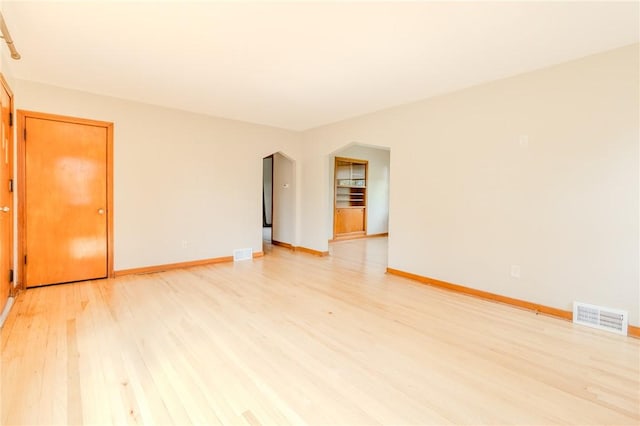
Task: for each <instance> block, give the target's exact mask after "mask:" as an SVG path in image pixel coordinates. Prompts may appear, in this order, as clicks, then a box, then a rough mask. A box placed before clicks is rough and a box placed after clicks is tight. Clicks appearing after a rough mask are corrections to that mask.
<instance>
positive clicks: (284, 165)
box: [271, 153, 296, 245]
mask: <svg viewBox="0 0 640 426" xmlns="http://www.w3.org/2000/svg"><path fill="white" fill-rule="evenodd" d="M295 177H296V176H295V163H294V162H293V161H291V160H290V159H289V158H287V157H285V156H284V155H282V154H280V153H275V154H274V155H273V228H272V232H273V234H272V237H271V239H272V240H274V241H279V242H281V243H289V244H292V245H295V229H296V228H295V224H296V179H295Z"/></svg>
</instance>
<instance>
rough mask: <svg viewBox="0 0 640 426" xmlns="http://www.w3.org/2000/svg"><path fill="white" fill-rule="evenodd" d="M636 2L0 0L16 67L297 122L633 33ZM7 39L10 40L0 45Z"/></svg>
mask: <svg viewBox="0 0 640 426" xmlns="http://www.w3.org/2000/svg"><path fill="white" fill-rule="evenodd" d="M639 4H640V3H638V2H637V1H634V2H626V3H612V2H563V3H558V2H518V3H515V2H469V3H467V2H406V3H405V2H372V3H368V2H367V3H365V2H298V3H295V2H283V3H271V2H264V1H263V2H252V3H246V2H242V3H238V2H235V3H234V2H202V1H200V2H193V3H185V2H167V1H163V2H159V1H155V2H154V1H143V2H122V1H83V2H51V1H47V2H42V1H40V2H28V1H7V0H4V1H2V11H3V14H4V17H5V20H6V22H7V25H8V26H9V29H10V31H11V34H12V36H13V39H14V42H15V45H16V46H17V48H18V50H19V51H20V53H21V54H22V59H21V60H20V61H11V63H10V64H7V65H6V66H7V67H9V71H10V72H11V74H13V77H15V78H19V79H25V80H33V81H38V82H43V83H48V84H52V85H56V86H62V87H67V88H72V89H78V90H83V91H87V92H92V93H98V94H103V95H108V96H114V97H119V98H125V99H131V100H137V101H142V102H146V103H151V104H156V105H164V106H170V107H173V108H179V109H183V110H188V111H193V112H198V113H204V114H209V115H214V116H220V117H226V118H232V119H237V120H244V121H250V122H254V123H261V124H267V125H271V126H276V127H282V128H287V129H292V130H304V129H308V128H312V127H316V126H320V125H323V124H327V123H331V122H335V121H339V120H343V119H346V118H349V117H353V116H357V115H361V114H365V113H368V112H372V111H376V110H379V109H383V108H387V107H391V106H394V105H399V104H403V103H407V102H411V101H415V100H419V99H423V98H427V97H430V96H434V95H437V94H441V93H446V92H450V91H453V90H457V89H461V88H463V87H468V86H472V85H475V84H479V83H482V82H486V81H490V80H495V79H499V78H502V77H506V76H510V75H514V74H518V73H522V72H526V71H530V70H533V69H537V68H541V67H546V66H549V65H552V64H556V63H559V62H563V61H567V60H570V59H574V58H578V57H582V56H586V55H589V54H592V53H596V52H601V51H604V50H609V49H613V48H616V47H620V46H624V45H629V44H632V43H636V42H638V41H639V33H640V29H639V27H640V23H639V22H640V19H639V13H640V12H639ZM0 47H1V48H2V49H6V46H0Z"/></svg>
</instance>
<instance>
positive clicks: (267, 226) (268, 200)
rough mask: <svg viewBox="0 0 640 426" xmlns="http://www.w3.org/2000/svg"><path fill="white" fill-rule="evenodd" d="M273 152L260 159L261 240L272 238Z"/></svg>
mask: <svg viewBox="0 0 640 426" xmlns="http://www.w3.org/2000/svg"><path fill="white" fill-rule="evenodd" d="M272 231H273V154H272V155H270V156H268V157H265V158H263V159H262V241H265V242H267V243H271V240H272V238H273V232H272Z"/></svg>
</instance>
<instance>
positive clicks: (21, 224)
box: [17, 110, 114, 290]
mask: <svg viewBox="0 0 640 426" xmlns="http://www.w3.org/2000/svg"><path fill="white" fill-rule="evenodd" d="M17 116H18V120H17V123H18V127H17V133H18V176H17V178H18V235H19V238H18V257H17V258H18V259H24V256H25V235H26V234H25V231H26V229H25V228H26V209H25V201H26V194H25V190H24V189H25V182H26V181H27V180H26V178H27V176H26V173H25V172H26V171H25V164H26V151H25V130H26V127H25V126H26V119H27V118H37V119H41V120H52V121H62V122H65V123H72V124H84V125H89V126H96V127H104V128H105V129H106V131H107V164H106V166H107V206H106V210H107V278H113V277H114V274H113V123H111V122H108V121H98V120H90V119H86V118H78V117H69V116H65V115H56V114H49V113H44V112H35V111H26V110H17ZM24 265H25V264H24V261H19V262H18V287H19V288H21V289H23V290H24V289H25V281H24Z"/></svg>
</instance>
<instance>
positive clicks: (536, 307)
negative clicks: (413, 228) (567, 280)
mask: <svg viewBox="0 0 640 426" xmlns="http://www.w3.org/2000/svg"><path fill="white" fill-rule="evenodd" d="M387 273H389V274H392V275H397V276H400V277H404V278H409V279H410V280H414V281H418V282H420V283H422V284H428V285H431V286H434V287H438V288H442V289H445V290H450V291H455V292H457V293H462V294H465V295H468V296H473V297H477V298H479V299H485V300H491V301H494V302H499V303H504V304H506V305H511V306H515V307H517V308H523V309H528V310H531V311H533V312H535V313H540V314H544V315H549V316H552V317H555V318H559V319H563V320H566V321H572V320H573V312H571V311H565V310H563V309H557V308H552V307H551V306H545V305H540V304H539V303H533V302H528V301H526V300H521V299H514V298H512V297H507V296H502V295H499V294H495V293H489V292H488V291H482V290H477V289H475V288H471V287H465V286H463V285H458V284H452V283H449V282H446V281H441V280H437V279H435V278H429V277H425V276H422V275H417V274H412V273H410V272H405V271H401V270H399V269H393V268H387ZM627 335H628V336H631V337H635V338H640V327H636V326H633V325H629V326H628V328H627Z"/></svg>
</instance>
